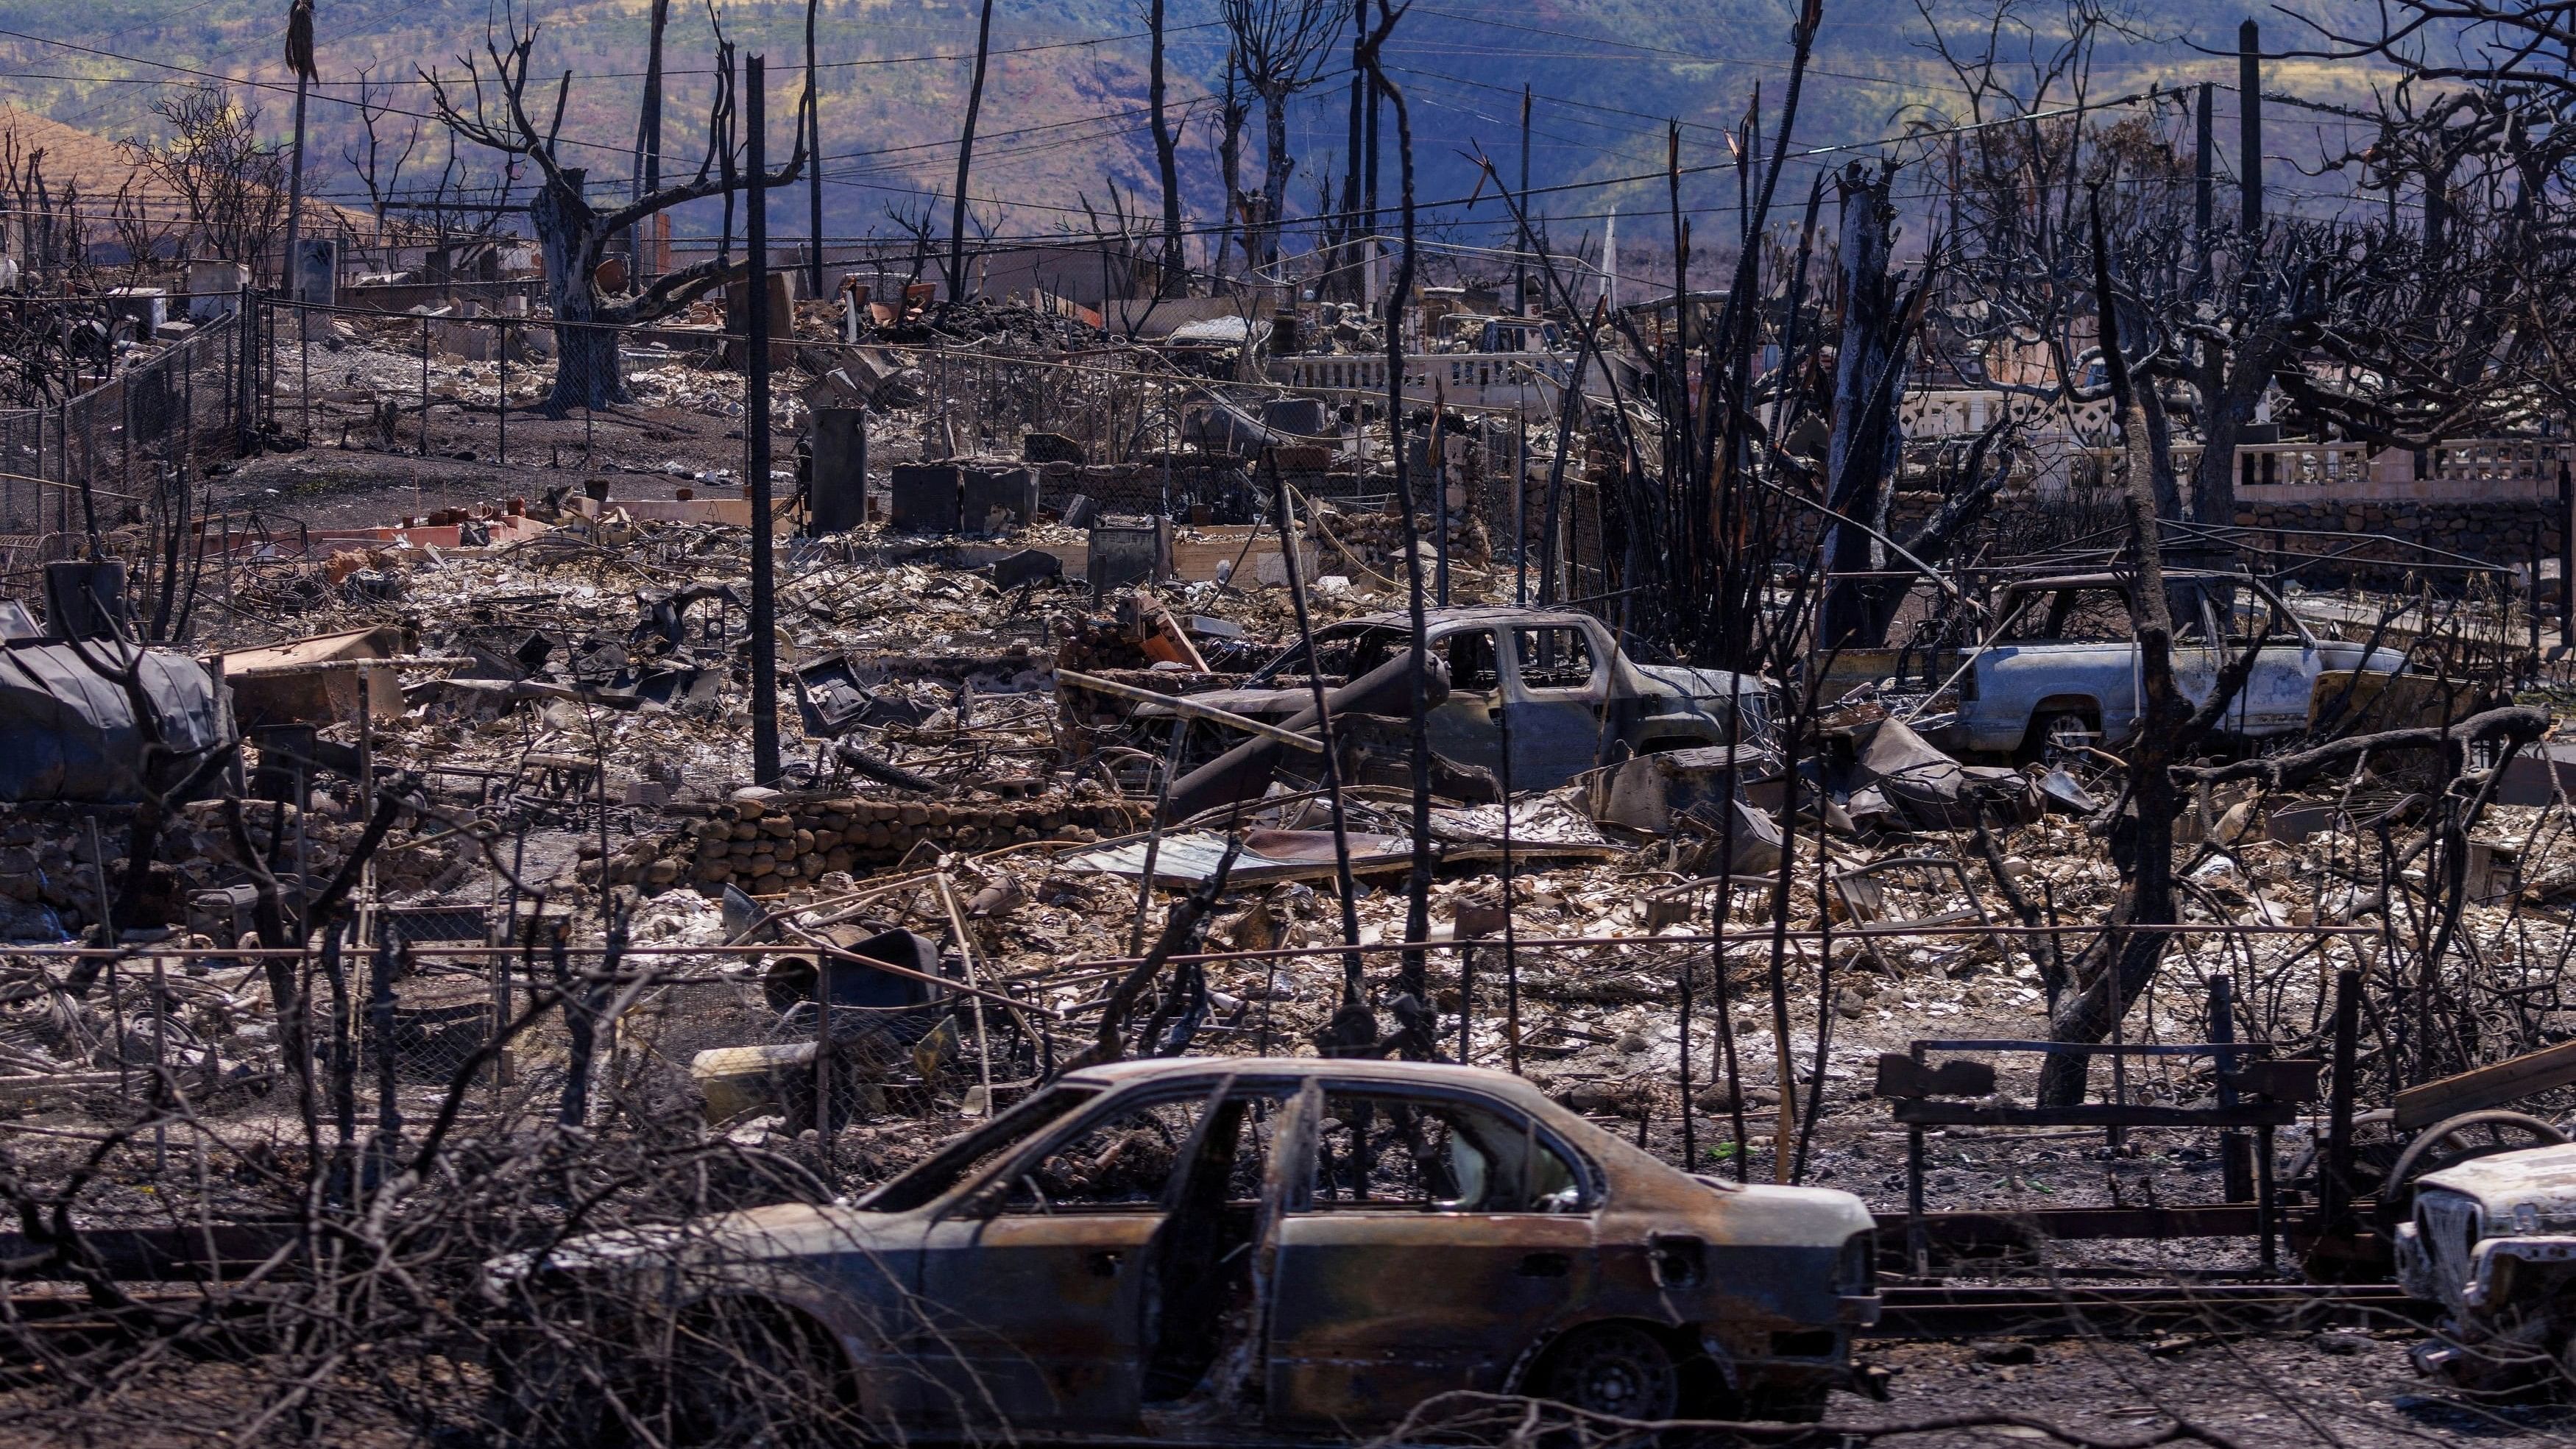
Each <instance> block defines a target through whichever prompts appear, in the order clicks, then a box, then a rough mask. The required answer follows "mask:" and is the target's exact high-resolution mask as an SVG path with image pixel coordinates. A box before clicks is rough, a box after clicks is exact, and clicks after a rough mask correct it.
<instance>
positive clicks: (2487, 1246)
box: [2396, 1144, 2576, 1389]
mask: <svg viewBox="0 0 2576 1449" xmlns="http://www.w3.org/2000/svg"><path fill="white" fill-rule="evenodd" d="M2396 1253H2397V1278H2398V1282H2399V1283H2400V1284H2401V1285H2402V1286H2404V1288H2405V1289H2406V1291H2407V1292H2408V1293H2410V1294H2413V1295H2414V1296H2416V1297H2418V1298H2423V1299H2427V1300H2430V1301H2432V1302H2434V1303H2438V1304H2440V1305H2441V1307H2442V1310H2443V1318H2442V1323H2441V1337H2440V1338H2438V1339H2435V1340H2432V1341H2430V1342H2427V1343H2424V1344H2421V1345H2418V1346H2417V1348H2416V1349H2415V1351H2414V1358H2415V1364H2416V1367H2417V1368H2418V1369H2420V1370H2422V1371H2423V1372H2425V1373H2427V1374H2432V1375H2436V1376H2439V1377H2442V1378H2446V1379H2449V1380H2451V1381H2453V1382H2454V1383H2457V1384H2459V1385H2461V1386H2462V1387H2466V1388H2480V1389H2485V1388H2503V1387H2508V1386H2510V1385H2512V1384H2514V1383H2516V1382H2528V1381H2530V1380H2533V1379H2537V1378H2543V1377H2554V1376H2558V1375H2563V1374H2567V1373H2569V1372H2571V1371H2576V1144H2570V1145H2562V1146H2555V1147H2535V1148H2530V1149H2527V1150H2524V1151H2519V1152H2505V1153H2499V1154H2497V1155H2495V1156H2492V1157H2482V1158H2478V1159H2476V1160H2474V1161H2470V1162H2464V1163H2461V1164H2459V1165H2457V1166H2454V1167H2446V1168H2443V1169H2442V1170H2440V1171H2438V1172H2432V1173H2427V1174H2426V1175H2424V1176H2423V1177H2422V1178H2420V1179H2418V1180H2417V1181H2416V1185H2415V1213H2414V1217H2413V1218H2412V1219H2411V1220H2410V1221H2407V1222H2404V1223H2401V1224H2399V1225H2398V1227H2397V1242H2396Z"/></svg>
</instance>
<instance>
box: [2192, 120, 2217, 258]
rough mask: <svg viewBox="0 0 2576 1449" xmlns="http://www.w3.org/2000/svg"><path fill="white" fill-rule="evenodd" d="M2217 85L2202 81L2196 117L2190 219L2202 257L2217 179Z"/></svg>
mask: <svg viewBox="0 0 2576 1449" xmlns="http://www.w3.org/2000/svg"><path fill="white" fill-rule="evenodd" d="M2217 89H2218V87H2216V86H2214V85H2211V84H2210V83H2209V82H2207V81H2202V82H2201V83H2200V107H2199V114H2198V115H2197V116H2195V117H2194V118H2193V119H2194V121H2195V122H2196V124H2197V128H2198V129H2197V135H2198V141H2197V144H2196V146H2195V149H2194V154H2193V156H2192V158H2191V184H2192V194H2191V206H2192V211H2191V219H2192V225H2193V226H2194V227H2195V228H2197V229H2198V231H2199V233H2200V236H2201V247H2200V251H2201V255H2202V256H2203V257H2206V256H2208V255H2209V241H2208V237H2209V223H2210V219H2211V218H2210V202H2211V195H2210V187H2211V184H2212V182H2213V180H2214V169H2213V168H2214V166H2215V163H2216V161H2217V157H2216V156H2214V155H2212V154H2211V153H2212V152H2214V151H2216V150H2217V149H2218V134H2217V131H2218V128H2217V125H2216V121H2215V117H2214V116H2213V115H2212V113H2211V104H2212V99H2211V98H2212V96H2213V94H2214V93H2215V92H2216V91H2217Z"/></svg>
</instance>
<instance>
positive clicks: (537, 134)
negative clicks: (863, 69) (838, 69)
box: [421, 0, 815, 417]
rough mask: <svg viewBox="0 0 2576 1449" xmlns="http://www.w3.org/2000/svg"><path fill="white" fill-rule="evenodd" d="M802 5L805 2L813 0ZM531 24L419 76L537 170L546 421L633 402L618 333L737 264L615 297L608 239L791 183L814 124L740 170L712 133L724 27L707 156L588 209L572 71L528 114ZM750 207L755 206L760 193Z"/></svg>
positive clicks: (727, 72) (727, 105)
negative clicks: (567, 134)
mask: <svg viewBox="0 0 2576 1449" xmlns="http://www.w3.org/2000/svg"><path fill="white" fill-rule="evenodd" d="M807 3H808V4H809V5H811V4H813V3H815V0H807ZM711 18H712V16H711ZM538 28H539V27H537V26H535V25H530V26H528V27H527V28H526V29H525V30H524V31H522V30H521V29H520V28H519V17H518V15H517V14H516V13H515V12H513V13H511V14H510V15H508V16H507V17H506V18H505V33H504V34H503V35H501V36H493V35H489V34H487V35H486V36H485V38H484V46H483V51H484V54H483V58H481V59H479V60H478V59H476V58H474V57H472V56H460V57H458V63H459V65H461V66H462V67H463V71H464V74H463V75H462V76H461V77H443V76H440V75H436V74H433V73H430V72H427V71H424V72H422V73H421V76H422V79H423V80H425V81H427V82H428V83H429V86H430V92H431V95H432V96H433V97H434V99H435V104H436V108H437V113H438V117H439V119H440V120H441V121H443V122H445V123H446V125H447V127H448V129H449V130H450V131H452V132H454V133H455V134H457V135H459V136H461V137H463V138H465V139H466V140H468V141H471V142H473V143H474V144H476V145H479V146H484V147H487V148H489V149H491V150H494V151H498V152H501V153H502V154H504V155H506V156H510V157H513V158H524V159H526V160H528V161H530V162H533V163H534V164H535V166H536V168H537V172H538V181H539V185H538V188H537V194H536V195H535V197H534V198H532V199H531V200H530V202H529V204H528V219H529V221H530V222H531V223H533V224H534V226H535V228H536V233H537V243H538V246H539V247H540V249H541V250H542V251H543V253H544V256H545V270H546V288H547V294H548V298H549V300H550V301H551V302H552V303H553V307H554V320H555V357H556V359H557V361H556V368H555V381H554V388H553V391H552V392H550V393H549V394H548V395H547V398H546V401H545V402H544V403H543V404H542V405H541V406H540V409H539V410H540V411H541V412H542V413H543V414H544V415H546V416H548V417H563V416H566V415H568V414H569V413H570V412H571V410H572V409H574V408H600V407H607V406H610V405H613V404H617V403H627V402H632V401H633V400H634V399H633V397H632V395H631V394H629V393H628V392H627V390H626V382H625V377H624V375H623V373H622V371H621V370H620V367H619V363H618V355H617V332H616V330H615V329H617V328H619V327H625V326H632V325H635V324H637V323H643V322H651V321H655V320H657V319H659V318H663V317H667V316H669V315H671V314H672V313H673V312H676V311H678V310H679V309H681V308H682V307H685V306H687V305H688V304H689V303H691V302H693V301H695V300H697V299H698V298H699V297H700V296H702V295H704V294H705V293H706V292H707V291H708V290H709V289H710V288H713V287H715V286H718V285H720V284H722V283H723V282H724V281H725V280H726V279H728V278H729V277H730V276H732V275H733V272H734V271H735V267H734V264H733V263H732V261H731V260H730V259H729V258H725V257H718V258H716V259H714V260H711V261H706V262H700V263H698V264H697V265H695V266H691V267H683V268H681V269H680V270H678V271H674V272H670V273H668V274H666V275H664V276H661V277H658V278H655V279H654V281H653V282H652V283H651V285H649V286H648V287H646V288H645V289H644V290H643V291H642V292H630V293H627V294H624V295H622V296H617V297H612V296H610V295H609V294H607V293H605V292H604V291H603V290H602V289H601V287H600V283H599V279H598V272H599V264H600V262H601V261H602V260H604V259H605V258H606V256H607V252H608V246H609V243H610V242H611V241H612V240H614V239H616V238H617V237H620V236H622V235H624V234H625V233H626V232H627V231H628V230H629V229H631V228H632V227H634V226H635V225H636V224H637V223H638V222H641V221H644V220H646V219H647V218H649V217H652V216H654V215H656V214H658V213H660V212H664V211H668V210H670V209H671V208H673V207H675V206H681V205H685V204H687V203H689V202H692V201H698V200H702V199H704V198H708V197H716V196H723V197H731V196H733V195H734V194H736V193H738V192H743V191H752V192H754V193H755V195H757V193H760V192H765V191H767V190H768V189H770V188H773V187H779V186H785V185H788V184H789V183H791V182H793V181H794V180H795V179H796V178H797V176H798V175H800V174H801V173H802V172H803V170H804V168H805V163H806V145H805V138H806V135H807V132H808V131H809V130H810V129H811V128H810V127H807V126H804V125H801V124H800V125H799V126H798V127H797V133H796V144H795V147H794V148H793V150H792V151H791V152H790V153H789V155H788V158H787V162H786V164H785V165H783V166H780V167H779V168H778V169H776V170H775V171H771V172H768V173H766V174H764V175H760V176H748V177H747V176H744V175H743V174H742V170H741V166H740V164H739V162H738V160H737V157H736V154H735V152H734V151H733V149H732V148H731V147H730V145H729V144H728V143H726V142H724V141H722V140H720V139H719V138H720V137H723V136H725V135H727V134H729V128H728V125H727V121H728V119H729V117H730V116H731V114H732V108H733V106H734V94H733V90H732V83H731V82H732V75H733V67H732V64H731V59H732V55H733V45H732V43H731V42H730V41H727V40H725V39H724V38H723V31H722V29H721V28H719V29H718V31H717V50H718V55H719V63H718V65H717V67H716V71H717V75H718V80H717V84H716V89H715V98H714V100H713V102H712V103H711V105H710V108H709V111H708V116H707V135H708V141H707V150H706V155H705V157H704V159H703V160H701V161H700V162H699V164H698V173H697V175H696V176H694V177H692V178H690V179H689V180H687V181H685V182H682V183H681V184H679V185H677V186H666V187H663V188H662V189H660V190H658V191H654V192H652V193H650V194H648V195H644V196H640V197H637V198H636V199H635V200H633V201H631V202H628V203H627V204H626V205H624V206H620V207H615V208H613V209H609V210H601V209H600V208H598V207H595V206H593V205H591V203H590V199H589V197H588V194H587V192H588V188H589V172H588V171H587V170H586V169H585V168H583V167H579V166H567V165H565V164H564V163H563V159H562V147H563V140H562V130H563V117H564V104H565V101H566V100H567V99H568V98H569V96H570V94H571V89H572V73H571V72H570V71H566V72H564V74H563V76H562V78H561V79H560V80H559V81H557V82H556V85H555V94H554V99H553V102H552V105H551V110H550V112H549V113H548V114H547V116H546V119H545V120H544V121H543V123H542V124H541V123H540V122H539V120H538V118H537V116H536V114H534V113H532V112H531V111H530V109H529V95H528V85H529V81H530V69H529V67H530V62H531V57H532V56H533V54H534V52H535V49H536V43H537V32H538ZM813 103H814V96H813V91H812V89H811V87H810V84H809V87H808V89H807V90H806V92H805V94H804V97H803V99H802V100H801V101H799V103H798V106H799V112H800V114H802V112H803V110H804V109H805V108H808V107H811V106H812V105H813ZM753 204H754V205H758V204H760V202H759V201H757V200H755V201H754V203H753Z"/></svg>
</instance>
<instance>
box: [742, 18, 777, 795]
mask: <svg viewBox="0 0 2576 1449" xmlns="http://www.w3.org/2000/svg"><path fill="white" fill-rule="evenodd" d="M768 68H769V67H768V62H767V61H765V60H764V59H762V58H761V57H760V56H756V55H755V56H753V57H752V58H751V62H750V65H749V67H748V69H747V74H746V75H745V77H744V80H745V86H744V95H743V100H744V103H745V106H746V108H747V110H748V114H747V115H746V117H745V118H744V119H745V125H746V126H747V128H748V129H749V131H750V137H749V139H750V142H751V210H750V212H749V215H748V219H749V221H750V224H751V226H750V237H749V242H750V246H749V250H750V253H751V255H750V257H749V259H748V260H749V261H750V264H751V276H750V281H751V317H750V319H749V323H748V325H747V326H746V327H745V328H744V329H743V330H744V333H745V335H746V341H747V344H748V347H749V351H750V362H751V386H750V388H749V396H747V397H746V398H745V399H744V404H745V406H746V407H747V408H748V409H749V412H750V417H749V418H748V419H747V420H746V421H747V422H748V426H747V427H745V428H744V430H743V431H744V433H745V434H746V435H747V437H748V438H749V440H750V443H751V459H750V463H749V465H748V466H747V467H746V468H745V469H744V471H745V472H746V473H748V474H749V475H750V480H751V779H752V783H753V784H756V785H767V784H771V783H774V782H775V781H776V780H777V779H778V776H779V770H780V767H779V762H778V580H777V570H776V565H775V563H774V562H773V561H772V558H771V547H770V537H769V535H770V529H771V526H772V521H771V518H770V512H769V509H770V502H769V155H768V150H767V147H766V146H765V145H764V144H763V141H764V132H765V130H766V126H767V122H768V119H769V117H768V106H767V99H768V97H767V88H768V79H769V78H768V73H767V72H768Z"/></svg>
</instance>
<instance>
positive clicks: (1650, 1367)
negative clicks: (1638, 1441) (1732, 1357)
mask: <svg viewBox="0 0 2576 1449" xmlns="http://www.w3.org/2000/svg"><path fill="white" fill-rule="evenodd" d="M1530 1390H1531V1392H1532V1393H1534V1394H1535V1395H1536V1396H1537V1397H1539V1398H1542V1399H1552V1400H1554V1401H1556V1402H1557V1403H1560V1404H1564V1405H1566V1406H1567V1407H1569V1408H1575V1409H1581V1410H1583V1411H1584V1412H1586V1413H1592V1414H1609V1415H1613V1416H1616V1417H1618V1418H1622V1419H1646V1420H1655V1419H1669V1418H1672V1417H1673V1416H1674V1414H1675V1413H1676V1412H1678V1411H1679V1409H1680V1407H1681V1397H1682V1376H1681V1367H1680V1365H1678V1364H1676V1363H1675V1362H1674V1361H1673V1355H1672V1351H1671V1350H1670V1349H1668V1348H1666V1347H1665V1346H1664V1341H1663V1340H1662V1339H1661V1338H1659V1337H1657V1336H1656V1335H1655V1334H1654V1332H1653V1331H1652V1330H1650V1329H1647V1328H1645V1327H1644V1326H1642V1325H1639V1324H1634V1323H1595V1324H1590V1325H1588V1326H1586V1327H1583V1328H1578V1329H1576V1330H1574V1331H1573V1332H1572V1333H1569V1334H1567V1335H1566V1336H1565V1337H1564V1338H1562V1339H1559V1340H1558V1341H1557V1342H1556V1344H1555V1345H1554V1346H1553V1347H1551V1348H1550V1349H1548V1351H1547V1356H1546V1357H1545V1358H1544V1359H1542V1360H1541V1361H1540V1363H1539V1366H1538V1371H1537V1372H1536V1373H1535V1374H1533V1375H1532V1376H1531V1384H1530Z"/></svg>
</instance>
